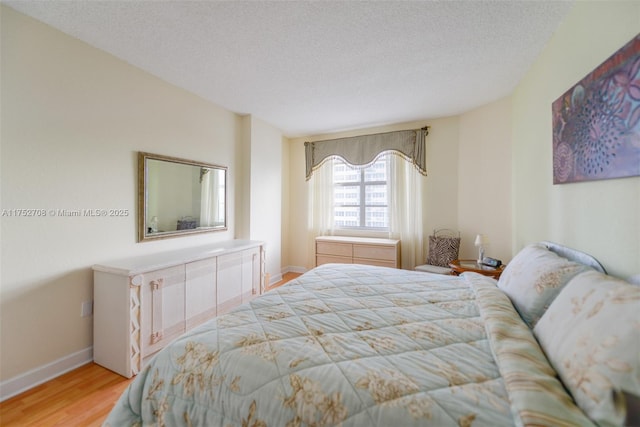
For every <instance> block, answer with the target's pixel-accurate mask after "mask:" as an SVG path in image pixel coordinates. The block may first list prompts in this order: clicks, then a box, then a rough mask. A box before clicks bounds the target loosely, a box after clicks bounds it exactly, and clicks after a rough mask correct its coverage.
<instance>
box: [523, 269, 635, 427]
mask: <svg viewBox="0 0 640 427" xmlns="http://www.w3.org/2000/svg"><path fill="white" fill-rule="evenodd" d="M533 332H534V334H535V336H536V338H537V339H538V341H539V342H540V344H541V346H542V348H543V349H544V351H545V353H546V354H547V358H548V359H549V362H551V364H552V365H553V367H554V368H555V370H556V371H557V372H558V374H559V376H560V378H561V379H562V382H563V383H564V385H565V386H566V387H567V389H568V390H569V392H570V393H571V394H572V395H573V398H574V400H575V401H576V403H577V404H578V406H579V407H580V408H581V409H582V410H583V411H584V412H585V413H586V414H587V415H588V416H589V417H590V418H591V419H592V420H593V421H595V422H596V423H597V424H599V425H603V426H605V425H606V426H608V425H622V423H623V422H624V419H625V412H626V409H625V405H624V402H621V401H620V398H621V395H622V393H621V392H622V391H624V392H627V393H630V394H632V395H636V396H638V395H640V287H638V286H633V285H631V284H630V283H628V282H625V281H622V280H619V279H616V278H613V277H611V276H607V275H605V274H602V273H599V272H597V271H589V272H586V273H583V274H580V275H578V276H576V277H575V278H574V279H573V280H571V281H570V282H569V283H568V284H567V286H566V287H565V288H564V289H563V290H562V292H560V294H559V295H558V297H557V298H556V299H555V300H554V301H553V303H552V304H551V306H550V307H549V310H547V312H546V313H545V314H544V316H542V318H541V319H540V321H539V322H538V324H537V325H536V327H535V328H534V330H533Z"/></svg>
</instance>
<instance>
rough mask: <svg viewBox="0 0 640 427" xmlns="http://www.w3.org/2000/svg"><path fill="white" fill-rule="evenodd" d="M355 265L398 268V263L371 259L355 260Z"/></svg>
mask: <svg viewBox="0 0 640 427" xmlns="http://www.w3.org/2000/svg"><path fill="white" fill-rule="evenodd" d="M353 263H354V264H365V265H377V266H378V267H391V268H398V266H397V265H396V261H395V260H394V261H383V260H379V259H369V258H354V259H353Z"/></svg>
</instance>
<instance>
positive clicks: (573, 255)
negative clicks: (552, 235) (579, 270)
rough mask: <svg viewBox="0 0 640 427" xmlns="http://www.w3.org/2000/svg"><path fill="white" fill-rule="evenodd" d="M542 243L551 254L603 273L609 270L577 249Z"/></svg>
mask: <svg viewBox="0 0 640 427" xmlns="http://www.w3.org/2000/svg"><path fill="white" fill-rule="evenodd" d="M540 243H541V244H543V245H545V246H546V247H547V249H549V250H550V251H551V252H554V253H556V254H558V255H560V256H561V257H563V258H566V259H568V260H570V261H574V262H579V263H580V264H584V265H588V266H589V267H591V268H593V269H595V270H597V271H599V272H601V273H604V274H607V270H605V269H604V267H603V266H602V264H600V262H598V260H597V259H595V258H594V257H592V256H591V255H589V254H585V253H584V252H580V251H579V250H577V249H571V248H568V247H566V246H563V245H560V244H558V243H553V242H540Z"/></svg>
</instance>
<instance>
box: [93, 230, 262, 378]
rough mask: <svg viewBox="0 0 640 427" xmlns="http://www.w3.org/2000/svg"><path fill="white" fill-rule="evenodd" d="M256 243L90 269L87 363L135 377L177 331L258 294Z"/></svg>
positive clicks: (259, 269) (259, 278) (179, 252)
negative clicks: (90, 357)
mask: <svg viewBox="0 0 640 427" xmlns="http://www.w3.org/2000/svg"><path fill="white" fill-rule="evenodd" d="M264 258H265V248H264V243H263V242H257V241H250V240H232V241H228V242H222V243H218V244H213V245H209V246H202V247H198V248H189V249H184V250H177V251H171V252H163V253H160V254H154V255H145V256H141V257H132V258H127V259H123V260H120V261H114V262H110V263H107V264H103V265H94V266H93V276H94V283H93V301H94V310H93V359H94V361H95V362H96V363H97V364H99V365H102V366H104V367H106V368H108V369H111V370H112V371H114V372H117V373H118V374H120V375H122V376H124V377H127V378H130V377H132V376H133V375H136V374H137V373H138V372H140V370H141V369H142V367H143V366H144V365H145V364H146V362H147V361H148V359H149V358H150V357H151V356H152V355H153V354H154V353H156V352H157V351H158V350H160V349H162V348H163V347H164V346H166V345H167V344H168V343H169V342H171V341H172V340H174V339H175V338H177V337H179V336H180V335H181V334H183V333H184V332H186V331H188V330H190V329H191V328H193V327H195V326H197V325H199V324H201V323H203V322H204V321H206V320H208V319H210V318H212V317H215V316H217V315H220V314H223V313H226V312H227V311H229V310H230V309H232V308H233V307H235V306H237V305H240V304H242V303H244V302H247V301H249V300H251V299H252V298H254V297H255V296H257V295H259V294H261V293H262V291H263V289H264V281H263V278H264Z"/></svg>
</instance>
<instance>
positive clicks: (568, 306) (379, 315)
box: [105, 242, 640, 427]
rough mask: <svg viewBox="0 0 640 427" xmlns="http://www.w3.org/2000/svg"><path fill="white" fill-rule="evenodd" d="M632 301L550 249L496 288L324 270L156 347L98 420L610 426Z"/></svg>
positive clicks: (632, 294) (394, 273) (633, 294)
mask: <svg viewBox="0 0 640 427" xmlns="http://www.w3.org/2000/svg"><path fill="white" fill-rule="evenodd" d="M639 304H640V288H638V287H636V286H632V285H631V284H629V283H627V282H624V281H622V280H619V279H616V278H613V277H611V276H608V275H606V273H605V271H604V269H603V268H602V266H601V265H600V264H599V263H598V262H597V261H596V260H595V259H593V258H591V257H589V256H588V255H586V254H582V253H580V252H577V251H573V250H571V249H568V248H565V247H563V246H560V245H555V244H552V243H548V242H542V243H536V244H532V245H529V246H527V247H525V248H524V249H523V250H522V251H521V252H520V253H518V254H517V255H516V257H514V259H513V260H512V261H511V262H510V263H509V265H508V266H507V268H506V269H505V271H504V273H503V275H502V276H501V278H500V280H499V281H496V280H494V279H491V278H489V277H485V276H481V275H478V274H474V273H465V274H463V275H461V276H459V277H456V276H443V275H435V274H429V273H423V272H414V271H405V270H399V269H392V268H385V267H372V266H364V265H357V264H353V265H346V264H325V265H322V266H320V267H317V268H314V269H313V270H311V271H309V272H307V273H305V274H304V275H302V276H300V277H299V278H297V279H295V280H293V281H291V282H289V283H287V284H286V285H284V286H282V287H280V288H277V289H275V290H273V291H270V292H268V293H266V294H264V295H262V296H260V297H258V298H256V299H254V300H252V301H251V302H249V303H247V304H244V305H242V306H240V307H238V308H237V309H235V310H233V311H231V312H229V313H228V314H225V315H222V316H219V317H217V318H215V319H212V320H211V321H209V322H207V323H205V324H204V325H202V326H200V327H198V328H197V329H195V330H193V331H191V332H188V333H187V334H185V335H184V336H182V337H180V338H179V339H177V340H176V341H174V342H173V343H172V344H171V345H169V346H168V347H167V348H165V349H163V350H162V351H160V352H159V353H158V354H157V355H156V356H154V358H153V359H152V360H151V361H150V363H149V364H148V365H147V366H146V367H145V368H144V369H143V371H142V372H141V373H140V374H139V375H138V376H137V377H136V378H135V380H134V381H133V382H132V383H131V384H130V386H129V387H128V388H127V390H126V391H125V392H124V393H123V395H122V396H121V397H120V399H119V401H118V402H117V404H116V406H115V408H114V409H113V411H112V412H111V413H110V414H109V416H108V418H107V420H106V421H105V425H106V426H113V427H115V426H118V427H120V426H139V425H160V426H174V425H186V426H196V425H200V426H211V427H214V426H220V427H226V426H250V427H261V426H282V427H285V426H287V427H289V426H290V427H293V426H318V427H319V426H334V425H342V426H514V425H516V426H519V425H536V426H537V425H547V426H593V425H623V424H624V422H625V417H627V413H628V412H630V411H629V402H630V400H629V398H630V397H631V398H632V397H633V396H638V395H640V367H639V365H640V361H639V360H638V359H639V357H640V356H639V355H640V320H639V318H638V316H637V312H638V308H639V307H640V305H639Z"/></svg>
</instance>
